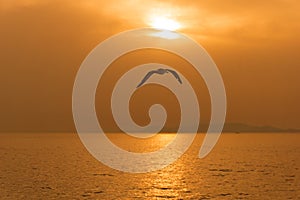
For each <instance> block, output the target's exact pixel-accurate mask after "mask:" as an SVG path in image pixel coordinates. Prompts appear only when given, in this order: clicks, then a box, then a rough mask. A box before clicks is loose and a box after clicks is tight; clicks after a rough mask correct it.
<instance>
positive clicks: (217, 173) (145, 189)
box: [0, 133, 300, 200]
mask: <svg viewBox="0 0 300 200" xmlns="http://www.w3.org/2000/svg"><path fill="white" fill-rule="evenodd" d="M108 136H109V138H110V139H111V141H113V142H114V143H115V144H116V145H118V146H120V147H122V148H124V149H126V150H128V151H132V152H149V151H154V150H157V149H159V148H161V147H162V146H164V145H165V144H167V143H168V142H169V141H170V140H172V139H173V138H174V134H158V135H157V136H155V137H153V138H151V139H148V140H145V139H139V140H138V139H132V138H130V137H129V136H124V135H123V134H108ZM204 136H205V134H198V135H197V136H196V138H195V140H194V142H193V144H192V145H191V147H190V148H189V149H188V151H187V152H186V153H185V154H183V156H181V157H180V158H179V159H178V160H177V161H176V162H174V163H173V164H171V165H169V166H167V167H166V168H164V169H162V170H158V171H154V172H150V173H142V174H131V173H125V172H121V171H117V170H114V169H111V168H109V167H107V166H105V165H104V164H102V163H100V162H99V161H98V160H96V159H95V158H94V157H93V156H91V155H90V154H89V152H88V151H87V150H86V148H85V147H84V145H83V144H82V143H81V141H80V139H79V137H78V135H77V134H76V133H1V134H0V199H101V200H102V199H199V200H200V199H202V200H204V199H251V200H252V199H253V200H255V199H259V200H261V199H272V200H274V199H300V134H296V133H293V134H291V133H274V134H272V133H267V134H266V133H241V134H230V133H224V134H222V135H221V137H220V139H219V141H218V143H217V145H216V146H215V148H214V149H213V151H212V152H211V153H210V154H209V155H208V156H207V157H205V158H204V159H199V158H198V152H199V149H200V146H201V144H202V140H203V138H204ZM162 159H164V158H162ZM149 162H151V161H149Z"/></svg>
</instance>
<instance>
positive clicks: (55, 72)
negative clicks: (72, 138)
mask: <svg viewBox="0 0 300 200" xmlns="http://www.w3.org/2000/svg"><path fill="white" fill-rule="evenodd" d="M74 2H75V1H71V0H61V1H58V0H54V1H50V0H49V1H48V0H44V1H39V0H19V1H17V0H12V1H6V0H0V27H1V28H0V45H1V49H0V51H1V52H0V66H1V73H0V80H1V84H0V91H1V99H0V109H1V114H0V120H1V126H0V127H1V128H0V131H1V130H2V131H69V130H72V131H73V130H74V125H73V119H72V111H71V97H72V87H73V82H74V79H75V75H76V72H77V70H78V69H79V67H80V64H81V62H82V61H83V59H84V58H85V57H86V56H87V54H88V53H89V52H90V51H91V50H92V49H93V48H94V47H95V46H96V45H97V44H98V43H99V42H101V41H103V40H104V39H106V38H107V37H109V36H111V35H113V34H116V33H118V32H120V31H124V30H128V29H132V28H140V27H145V26H148V24H149V18H150V17H151V16H153V15H166V16H168V17H170V18H173V19H176V20H177V21H178V22H180V23H181V24H182V29H181V30H179V31H180V32H182V33H184V34H187V35H189V36H191V37H193V38H194V39H196V40H197V41H198V42H199V43H200V44H202V45H203V46H204V47H205V48H206V50H207V51H208V52H209V54H210V55H211V56H212V58H213V59H214V60H215V62H216V64H217V65H218V67H219V69H220V72H221V74H222V75H223V79H224V83H225V87H226V89H227V95H228V112H227V121H228V122H242V123H249V124H255V125H273V126H277V127H283V128H287V127H291V128H300V123H299V122H300V106H299V102H300V93H299V91H300V80H299V78H298V76H299V74H300V59H299V53H300V40H299V35H300V23H299V21H300V13H299V9H300V3H299V1H296V0H270V1H258V0H254V1H238V0H230V1H226V3H225V2H223V1H216V0H211V1H184V0H181V1H180V0H179V1H172V0H168V1H158V0H156V1H137V0H129V1H121V0H119V1H116V0H115V1H97V0H86V1H83V0H81V1H76V3H74Z"/></svg>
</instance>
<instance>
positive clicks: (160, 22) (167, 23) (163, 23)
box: [150, 16, 181, 31]
mask: <svg viewBox="0 0 300 200" xmlns="http://www.w3.org/2000/svg"><path fill="white" fill-rule="evenodd" d="M150 26H151V27H153V28H155V29H163V30H169V31H176V30H178V29H179V28H180V27H181V25H180V23H179V22H177V21H175V20H173V19H170V18H168V17H164V16H153V17H151V18H150Z"/></svg>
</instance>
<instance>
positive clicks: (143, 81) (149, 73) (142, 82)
mask: <svg viewBox="0 0 300 200" xmlns="http://www.w3.org/2000/svg"><path fill="white" fill-rule="evenodd" d="M154 73H155V71H150V72H148V73H147V74H146V76H145V77H144V78H143V80H142V81H141V82H140V83H139V84H138V85H137V86H136V88H138V87H141V86H142V85H143V84H144V83H145V82H146V81H147V80H148V79H149V78H150V76H152V74H154Z"/></svg>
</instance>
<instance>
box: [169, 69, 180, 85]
mask: <svg viewBox="0 0 300 200" xmlns="http://www.w3.org/2000/svg"><path fill="white" fill-rule="evenodd" d="M167 70H168V71H169V72H171V73H172V74H173V76H174V77H175V78H176V79H177V80H178V82H179V83H180V84H182V81H181V79H180V77H179V75H178V74H177V72H176V71H174V70H171V69H167Z"/></svg>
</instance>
